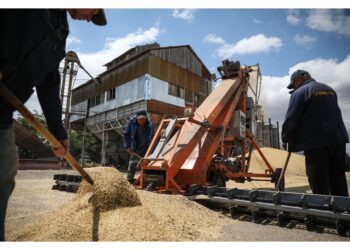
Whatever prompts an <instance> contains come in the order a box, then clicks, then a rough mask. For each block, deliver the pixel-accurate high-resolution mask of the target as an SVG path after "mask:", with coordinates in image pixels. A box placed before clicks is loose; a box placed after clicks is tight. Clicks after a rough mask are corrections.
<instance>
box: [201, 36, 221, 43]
mask: <svg viewBox="0 0 350 250" xmlns="http://www.w3.org/2000/svg"><path fill="white" fill-rule="evenodd" d="M203 42H205V43H212V44H224V43H226V42H225V40H224V39H223V38H222V37H219V36H217V35H215V34H208V35H206V36H205V37H204V39H203Z"/></svg>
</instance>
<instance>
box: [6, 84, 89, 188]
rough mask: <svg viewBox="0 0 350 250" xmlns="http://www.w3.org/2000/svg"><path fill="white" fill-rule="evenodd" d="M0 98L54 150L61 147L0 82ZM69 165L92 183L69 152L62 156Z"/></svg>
mask: <svg viewBox="0 0 350 250" xmlns="http://www.w3.org/2000/svg"><path fill="white" fill-rule="evenodd" d="M0 96H1V97H3V98H4V99H5V100H6V101H7V102H8V103H10V104H11V105H12V106H13V107H14V108H15V109H17V110H18V112H20V113H21V114H22V116H23V117H24V118H25V119H27V121H28V122H29V124H31V125H32V126H33V127H34V128H35V129H36V130H37V131H38V132H39V133H40V134H41V135H42V136H44V137H45V138H46V139H47V140H48V141H49V142H50V143H51V145H52V146H53V147H54V148H60V147H62V145H61V143H60V142H59V141H58V140H57V139H56V138H55V137H54V136H53V135H52V134H51V133H50V131H49V130H47V128H45V127H44V126H43V125H42V124H41V123H40V122H39V121H38V120H37V119H36V118H35V117H34V116H33V114H32V113H31V112H30V111H29V110H28V109H27V108H26V107H25V106H24V105H23V104H22V103H21V101H20V100H18V98H17V97H16V96H15V95H14V94H12V92H11V91H10V90H8V88H7V87H6V86H5V85H4V84H3V83H2V82H1V81H0ZM64 158H65V159H66V161H67V162H68V163H69V165H70V166H71V167H72V168H74V169H76V170H77V171H78V172H79V173H80V175H81V176H82V177H83V179H84V180H86V181H87V182H88V183H90V184H91V185H93V184H94V181H93V180H92V179H91V177H90V175H89V174H88V173H87V172H86V171H85V170H84V169H83V168H82V167H81V166H80V165H79V163H78V162H77V161H76V160H75V159H74V157H73V156H72V154H71V153H70V152H67V153H66V154H65V156H64Z"/></svg>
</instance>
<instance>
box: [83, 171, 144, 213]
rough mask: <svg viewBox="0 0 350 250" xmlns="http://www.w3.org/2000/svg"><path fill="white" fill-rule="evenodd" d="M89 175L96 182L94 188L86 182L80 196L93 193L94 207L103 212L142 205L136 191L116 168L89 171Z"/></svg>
mask: <svg viewBox="0 0 350 250" xmlns="http://www.w3.org/2000/svg"><path fill="white" fill-rule="evenodd" d="M88 172H89V175H90V176H91V177H92V179H93V180H94V186H91V185H90V184H89V183H87V182H86V181H83V182H82V183H81V184H80V187H79V189H78V192H77V194H78V196H82V195H85V194H86V193H89V192H93V198H92V199H91V201H93V203H94V205H95V206H97V207H98V208H99V209H100V210H101V211H107V210H111V209H115V208H117V207H133V206H138V205H141V201H140V198H139V196H138V195H137V193H136V192H135V189H134V188H133V187H132V186H131V185H129V183H128V181H127V180H126V179H125V178H124V177H123V174H122V173H120V172H119V171H116V170H115V169H114V168H104V167H97V168H92V169H89V171H88Z"/></svg>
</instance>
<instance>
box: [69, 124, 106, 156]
mask: <svg viewBox="0 0 350 250" xmlns="http://www.w3.org/2000/svg"><path fill="white" fill-rule="evenodd" d="M69 136H70V149H71V153H72V155H73V156H74V157H75V158H76V159H80V158H81V153H82V146H83V131H81V130H72V131H71V133H70V135H69ZM101 145H102V144H101V141H100V140H99V139H98V138H97V137H96V136H94V135H93V133H91V132H90V131H86V135H85V146H84V147H85V152H84V155H85V156H84V158H85V159H87V158H89V159H90V160H92V161H94V162H100V161H101Z"/></svg>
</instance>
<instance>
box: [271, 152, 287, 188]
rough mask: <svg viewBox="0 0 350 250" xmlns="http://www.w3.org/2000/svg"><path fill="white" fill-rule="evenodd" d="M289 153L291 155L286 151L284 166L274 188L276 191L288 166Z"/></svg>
mask: <svg viewBox="0 0 350 250" xmlns="http://www.w3.org/2000/svg"><path fill="white" fill-rule="evenodd" d="M290 155H291V152H288V155H287V159H286V162H285V163H284V167H283V169H282V172H281V175H280V177H279V178H278V182H277V185H276V189H275V190H276V191H278V190H279V188H280V186H281V183H282V180H283V178H284V174H285V173H286V170H287V166H288V163H289V159H290Z"/></svg>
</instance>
